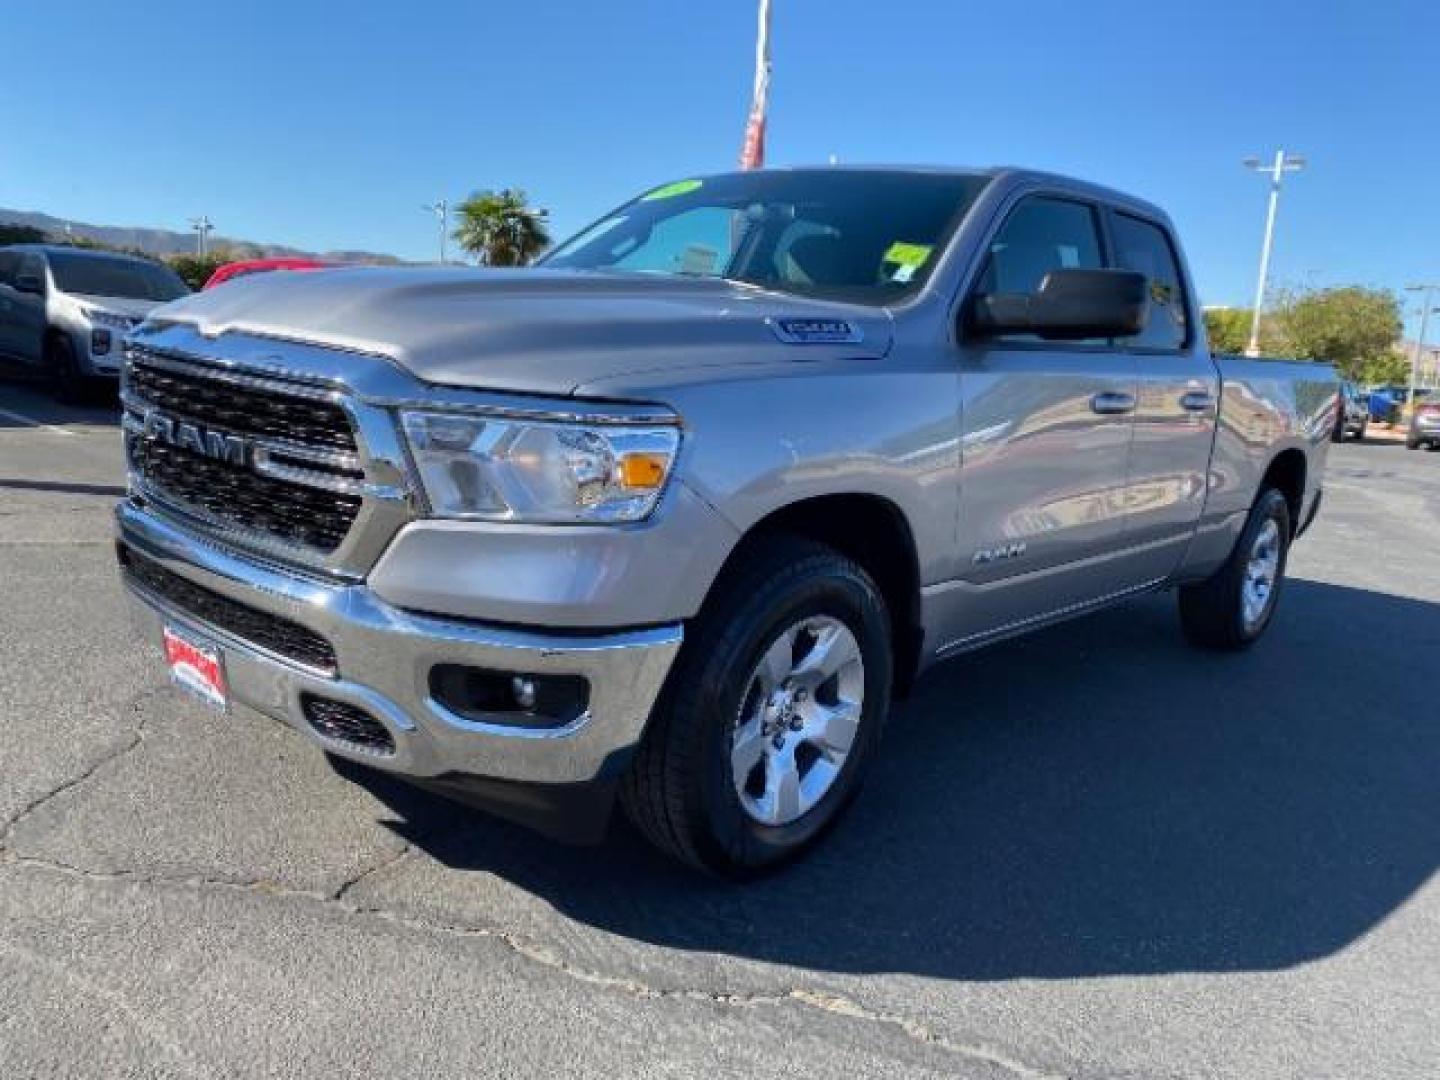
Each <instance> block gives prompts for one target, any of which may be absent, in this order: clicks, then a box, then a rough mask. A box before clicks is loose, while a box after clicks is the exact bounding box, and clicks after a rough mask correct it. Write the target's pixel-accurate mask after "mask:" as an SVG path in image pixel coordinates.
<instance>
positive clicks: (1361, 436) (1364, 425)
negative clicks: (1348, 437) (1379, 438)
mask: <svg viewBox="0 0 1440 1080" xmlns="http://www.w3.org/2000/svg"><path fill="white" fill-rule="evenodd" d="M1369 430H1370V421H1369V420H1363V421H1361V423H1360V430H1359V431H1357V432H1356V433H1355V441H1356V442H1364V441H1365V433H1366V432H1367V431H1369Z"/></svg>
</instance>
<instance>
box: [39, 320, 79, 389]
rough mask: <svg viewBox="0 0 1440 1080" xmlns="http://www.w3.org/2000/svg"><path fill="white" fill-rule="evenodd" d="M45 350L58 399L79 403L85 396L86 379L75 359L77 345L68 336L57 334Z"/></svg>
mask: <svg viewBox="0 0 1440 1080" xmlns="http://www.w3.org/2000/svg"><path fill="white" fill-rule="evenodd" d="M45 351H46V361H47V366H48V367H49V369H50V385H51V387H52V392H53V393H54V395H55V398H56V400H58V401H61V402H64V403H65V404H66V405H78V404H79V403H80V402H81V401H82V400H84V397H85V380H84V378H83V377H82V376H81V374H80V365H79V362H78V361H77V360H76V359H75V346H74V345H73V344H71V342H70V339H69V338H68V337H65V336H64V335H60V334H57V335H56V336H54V337H52V338H51V339H50V342H49V344H48V346H47V347H46V350H45Z"/></svg>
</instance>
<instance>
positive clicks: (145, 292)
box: [0, 244, 190, 400]
mask: <svg viewBox="0 0 1440 1080" xmlns="http://www.w3.org/2000/svg"><path fill="white" fill-rule="evenodd" d="M189 291H190V290H189V289H188V288H187V287H186V285H185V283H184V282H183V281H181V280H180V278H179V276H178V275H177V274H176V273H175V272H174V271H173V270H171V269H170V268H169V267H168V266H163V265H161V264H160V263H156V262H151V261H150V260H148V259H139V258H134V257H132V256H129V255H117V254H115V253H113V252H108V251H92V250H89V249H86V248H73V247H65V246H61V245H47V244H16V245H13V246H11V247H6V248H0V357H3V358H5V359H7V360H9V361H11V362H12V363H16V364H19V365H20V367H21V368H22V369H23V370H27V371H31V372H34V373H36V374H39V375H43V376H44V377H45V378H46V379H48V380H49V381H50V383H51V384H52V385H53V386H54V388H55V391H56V393H57V395H58V396H59V397H61V398H62V399H65V400H74V399H75V398H77V397H79V396H80V395H81V393H82V391H83V389H84V387H85V384H86V382H87V381H88V380H90V379H93V378H97V377H100V378H110V379H116V378H118V377H119V374H120V360H121V357H120V340H121V338H122V337H123V336H124V335H125V334H126V333H128V332H129V331H130V330H131V329H132V328H134V327H135V326H137V325H139V323H140V322H141V320H142V319H144V318H145V316H146V315H148V314H149V313H150V311H151V310H152V309H154V308H155V307H157V306H159V305H160V304H163V303H165V302H166V301H169V300H174V299H176V298H177V297H180V296H184V295H185V294H186V293H188V292H189Z"/></svg>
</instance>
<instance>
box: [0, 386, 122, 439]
mask: <svg viewBox="0 0 1440 1080" xmlns="http://www.w3.org/2000/svg"><path fill="white" fill-rule="evenodd" d="M7 412H9V413H14V414H16V415H15V416H7V415H5V414H6V413H7ZM17 416H19V417H24V418H25V419H26V420H29V421H31V422H32V423H34V424H52V425H55V426H62V427H63V426H64V425H66V424H88V425H95V426H110V427H118V426H119V424H120V399H119V397H118V396H117V392H116V389H115V386H114V384H113V383H109V384H107V383H99V384H97V385H95V386H94V387H90V388H88V389H87V390H86V392H85V397H84V400H83V402H82V403H80V404H77V405H66V404H62V403H61V402H59V401H56V400H55V399H54V397H52V396H51V395H50V393H49V392H48V391H47V389H46V387H45V386H44V385H43V384H41V383H39V382H37V381H33V380H29V381H27V380H21V379H17V378H12V377H10V376H8V375H6V374H4V373H0V430H3V429H5V428H22V429H23V428H26V427H29V426H30V425H29V424H25V423H22V422H21V421H20V420H19V419H17V418H16V417H17Z"/></svg>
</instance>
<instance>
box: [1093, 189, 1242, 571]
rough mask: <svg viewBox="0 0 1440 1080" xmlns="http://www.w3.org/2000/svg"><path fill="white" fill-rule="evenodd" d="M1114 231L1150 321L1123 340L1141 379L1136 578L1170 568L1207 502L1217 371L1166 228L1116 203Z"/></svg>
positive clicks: (1133, 493)
mask: <svg viewBox="0 0 1440 1080" xmlns="http://www.w3.org/2000/svg"><path fill="white" fill-rule="evenodd" d="M1110 233H1111V236H1112V237H1113V243H1114V249H1115V255H1114V258H1115V264H1116V265H1117V266H1118V267H1120V268H1122V269H1125V270H1135V271H1138V272H1140V273H1142V274H1144V275H1145V276H1146V278H1148V279H1149V282H1150V315H1149V322H1148V323H1147V325H1146V327H1145V329H1144V330H1143V331H1142V332H1141V333H1139V334H1137V335H1135V336H1134V337H1132V338H1126V339H1121V340H1120V341H1119V342H1117V344H1118V345H1120V346H1122V347H1123V348H1125V349H1127V350H1128V351H1129V353H1130V355H1131V356H1132V357H1133V358H1134V359H1135V362H1136V365H1137V369H1138V375H1139V387H1140V393H1139V403H1138V405H1137V408H1136V411H1135V435H1134V439H1133V441H1132V443H1131V449H1130V462H1129V468H1128V470H1127V471H1128V480H1127V482H1126V485H1125V536H1124V544H1125V547H1126V548H1127V549H1128V554H1127V556H1126V559H1127V562H1128V564H1129V569H1128V573H1129V576H1130V578H1131V580H1132V581H1134V582H1135V583H1136V584H1140V583H1145V582H1153V581H1156V580H1158V579H1160V578H1164V577H1167V576H1169V575H1170V574H1171V573H1173V572H1174V570H1175V568H1176V567H1177V566H1178V565H1179V564H1180V560H1181V559H1182V558H1183V556H1184V554H1185V550H1186V548H1187V547H1188V546H1189V543H1190V539H1191V537H1192V535H1193V534H1194V531H1195V528H1196V526H1197V524H1198V523H1199V520H1200V514H1201V511H1202V510H1203V509H1204V508H1205V493H1206V485H1207V481H1208V477H1209V469H1210V451H1211V448H1212V446H1213V444H1214V441H1215V423H1216V416H1217V414H1218V408H1219V397H1220V377H1219V372H1218V371H1217V369H1216V367H1215V363H1214V361H1213V360H1211V358H1210V352H1209V350H1208V349H1207V348H1205V347H1204V345H1203V343H1202V340H1201V339H1202V335H1200V334H1198V333H1196V327H1195V320H1196V312H1195V305H1194V301H1193V298H1192V297H1191V296H1190V295H1189V290H1188V289H1187V287H1186V278H1185V274H1184V273H1183V271H1182V269H1181V262H1180V257H1179V254H1178V252H1179V249H1178V248H1177V247H1176V245H1175V242H1174V239H1173V237H1172V236H1171V235H1170V231H1169V229H1168V227H1167V226H1165V225H1164V224H1162V223H1161V222H1159V221H1155V220H1152V219H1149V218H1147V217H1142V216H1140V215H1138V214H1135V213H1131V212H1130V211H1128V210H1119V209H1117V210H1115V211H1114V212H1113V213H1112V214H1111V215H1110Z"/></svg>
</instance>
